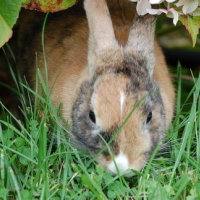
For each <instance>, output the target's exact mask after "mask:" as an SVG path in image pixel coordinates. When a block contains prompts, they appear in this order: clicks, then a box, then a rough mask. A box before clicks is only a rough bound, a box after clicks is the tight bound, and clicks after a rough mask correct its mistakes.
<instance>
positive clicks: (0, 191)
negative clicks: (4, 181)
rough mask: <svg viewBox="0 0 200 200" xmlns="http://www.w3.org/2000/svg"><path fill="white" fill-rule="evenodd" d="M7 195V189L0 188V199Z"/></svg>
mask: <svg viewBox="0 0 200 200" xmlns="http://www.w3.org/2000/svg"><path fill="white" fill-rule="evenodd" d="M7 194H8V189H5V188H2V189H0V198H5V197H6V196H7Z"/></svg>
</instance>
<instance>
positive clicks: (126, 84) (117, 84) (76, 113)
mask: <svg viewBox="0 0 200 200" xmlns="http://www.w3.org/2000/svg"><path fill="white" fill-rule="evenodd" d="M84 5H85V10H86V14H87V19H88V25H89V41H88V43H89V47H88V68H89V77H87V79H86V80H85V81H84V82H83V83H82V85H81V87H80V90H79V93H78V97H77V99H76V101H75V103H74V105H73V111H72V120H73V130H72V132H73V134H74V137H75V138H76V140H78V141H80V142H81V143H82V145H84V146H85V147H86V148H87V149H88V151H89V152H90V153H91V154H92V155H95V154H97V153H98V152H100V150H102V149H103V148H104V146H105V142H106V143H108V144H109V148H110V152H112V153H111V154H110V152H109V150H108V149H107V148H105V150H104V151H103V152H102V153H101V154H100V155H99V156H98V157H97V158H96V160H97V162H98V163H99V164H101V165H102V166H104V168H105V169H106V170H107V171H109V172H111V173H114V174H116V173H117V170H119V172H123V171H125V170H127V169H136V170H141V168H143V167H144V166H145V164H146V162H147V160H148V158H149V156H150V155H151V153H152V151H153V150H154V149H155V147H156V146H157V144H158V143H159V142H160V141H162V138H163V137H164V131H165V129H166V122H165V121H166V120H165V111H164V110H165V109H164V105H163V101H162V98H161V93H160V88H159V85H158V84H157V83H156V81H155V80H154V77H153V72H154V66H155V52H154V51H155V49H154V46H155V45H154V29H155V21H156V18H155V16H150V15H145V16H138V15H137V14H136V15H135V17H134V20H133V24H132V27H131V29H130V33H129V37H128V41H127V44H126V45H125V46H124V47H122V46H120V45H119V44H118V42H117V40H116V39H115V34H114V30H113V25H112V21H111V17H110V14H109V10H108V7H107V4H106V1H105V0H85V2H84ZM113 158H114V160H115V162H114V161H113ZM116 165H117V167H116ZM132 175H133V173H132V172H127V174H126V176H132Z"/></svg>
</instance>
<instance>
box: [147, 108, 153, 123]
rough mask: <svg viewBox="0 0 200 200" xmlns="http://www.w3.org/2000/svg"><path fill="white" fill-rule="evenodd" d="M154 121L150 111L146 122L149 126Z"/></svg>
mask: <svg viewBox="0 0 200 200" xmlns="http://www.w3.org/2000/svg"><path fill="white" fill-rule="evenodd" d="M151 119H152V112H151V111H150V112H149V113H148V115H147V120H146V123H147V124H148V123H149V122H150V121H151Z"/></svg>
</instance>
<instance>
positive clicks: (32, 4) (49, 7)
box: [22, 0, 76, 13]
mask: <svg viewBox="0 0 200 200" xmlns="http://www.w3.org/2000/svg"><path fill="white" fill-rule="evenodd" d="M24 2H25V3H24ZM75 3H76V0H59V1H58V0H51V1H49V0H35V1H32V0H29V1H28V0H22V6H23V7H24V8H26V9H30V10H38V11H40V12H45V13H46V12H49V11H50V12H58V11H60V10H64V9H67V8H69V7H71V6H73V5H74V4H75Z"/></svg>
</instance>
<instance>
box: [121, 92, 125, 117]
mask: <svg viewBox="0 0 200 200" xmlns="http://www.w3.org/2000/svg"><path fill="white" fill-rule="evenodd" d="M125 98H126V95H125V94H124V92H122V91H120V110H121V116H122V114H123V106H124V101H125Z"/></svg>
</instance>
